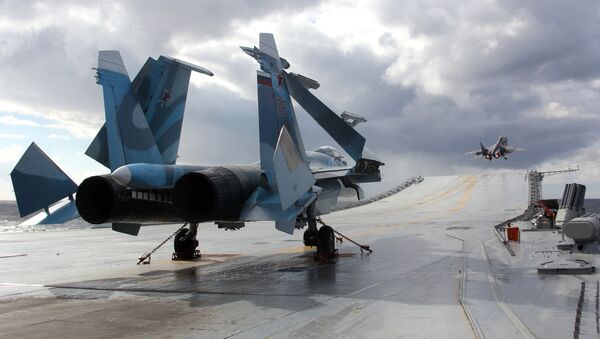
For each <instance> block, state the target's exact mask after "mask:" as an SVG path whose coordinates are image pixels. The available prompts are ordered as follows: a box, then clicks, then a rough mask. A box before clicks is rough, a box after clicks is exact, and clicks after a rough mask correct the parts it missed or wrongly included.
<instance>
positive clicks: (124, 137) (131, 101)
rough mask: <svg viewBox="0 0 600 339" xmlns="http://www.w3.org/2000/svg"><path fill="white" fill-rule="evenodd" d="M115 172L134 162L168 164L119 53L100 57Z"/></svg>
mask: <svg viewBox="0 0 600 339" xmlns="http://www.w3.org/2000/svg"><path fill="white" fill-rule="evenodd" d="M97 79H98V83H99V84H100V85H102V89H103V93H104V111H105V116H106V123H105V128H106V146H107V151H108V164H109V168H110V169H111V171H114V170H115V169H117V168H119V167H121V166H123V165H126V164H130V163H136V162H143V163H152V164H161V163H164V161H163V159H162V157H161V155H160V152H159V151H158V147H157V146H156V142H155V140H154V135H153V134H152V131H151V130H150V127H149V126H148V122H147V121H146V118H145V117H144V112H143V111H142V108H141V106H140V104H139V102H138V99H137V96H136V94H135V92H134V90H133V86H132V85H131V80H130V79H129V75H128V74H127V70H126V69H125V65H124V64H123V60H122V59H121V54H120V53H119V52H118V51H100V53H99V54H98V74H97Z"/></svg>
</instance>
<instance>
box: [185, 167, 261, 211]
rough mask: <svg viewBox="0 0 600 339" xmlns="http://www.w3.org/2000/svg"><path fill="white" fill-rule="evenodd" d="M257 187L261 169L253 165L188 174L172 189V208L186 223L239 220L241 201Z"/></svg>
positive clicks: (218, 168) (212, 168)
mask: <svg viewBox="0 0 600 339" xmlns="http://www.w3.org/2000/svg"><path fill="white" fill-rule="evenodd" d="M259 184H260V169H258V167H255V166H228V167H211V168H208V169H205V170H202V171H198V172H191V173H187V174H185V175H183V176H182V177H181V178H179V180H177V182H176V183H175V186H174V187H173V206H174V207H175V210H176V211H177V213H178V214H179V216H180V217H181V218H182V219H183V220H185V221H187V222H203V221H215V220H218V221H238V220H239V216H240V212H241V210H242V207H243V205H244V202H245V201H246V199H248V197H249V196H250V194H252V192H254V190H256V188H257V187H258V186H259Z"/></svg>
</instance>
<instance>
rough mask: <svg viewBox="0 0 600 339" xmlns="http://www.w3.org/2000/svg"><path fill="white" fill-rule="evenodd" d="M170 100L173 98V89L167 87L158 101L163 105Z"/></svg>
mask: <svg viewBox="0 0 600 339" xmlns="http://www.w3.org/2000/svg"><path fill="white" fill-rule="evenodd" d="M169 100H171V91H169V90H168V89H165V91H164V92H163V94H162V96H161V97H160V99H158V101H160V102H161V105H164V104H165V103H166V102H167V101H169Z"/></svg>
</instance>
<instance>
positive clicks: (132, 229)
mask: <svg viewBox="0 0 600 339" xmlns="http://www.w3.org/2000/svg"><path fill="white" fill-rule="evenodd" d="M141 227H142V225H140V224H127V223H114V224H112V230H113V231H116V232H121V233H125V234H129V235H135V236H137V235H138V233H140V228H141Z"/></svg>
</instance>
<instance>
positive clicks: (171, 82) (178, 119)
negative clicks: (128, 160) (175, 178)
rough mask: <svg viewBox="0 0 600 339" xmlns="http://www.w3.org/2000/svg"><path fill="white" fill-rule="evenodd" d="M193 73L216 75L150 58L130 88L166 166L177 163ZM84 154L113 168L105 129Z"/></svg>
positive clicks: (166, 60)
mask: <svg viewBox="0 0 600 339" xmlns="http://www.w3.org/2000/svg"><path fill="white" fill-rule="evenodd" d="M191 71H195V72H199V73H202V74H206V75H210V76H212V75H213V73H212V72H211V71H209V70H207V69H205V68H203V67H200V66H196V65H192V64H190V63H187V62H185V61H182V60H178V59H173V58H169V57H165V56H161V57H160V58H159V59H158V60H155V59H153V58H148V60H147V61H146V63H145V64H144V66H143V67H142V69H140V71H139V72H138V74H137V75H136V77H135V78H134V79H133V82H132V84H131V85H132V87H133V91H134V92H135V97H136V98H137V100H138V102H139V105H140V107H141V109H142V111H143V112H144V116H145V118H146V121H147V123H148V126H149V128H150V130H151V132H152V136H153V137H154V141H155V142H156V146H157V148H158V151H159V152H160V155H161V157H162V159H163V162H164V163H165V164H174V163H175V162H176V160H177V153H178V150H179V140H180V137H181V127H182V124H183V116H184V112H185V103H186V99H187V92H188V87H189V80H190V73H191ZM85 153H86V154H87V155H88V156H90V157H91V158H93V159H95V160H96V161H98V162H100V163H101V164H103V165H104V166H106V167H109V168H110V161H109V158H108V140H107V134H106V125H104V126H102V128H101V129H100V131H99V132H98V134H97V135H96V138H94V140H93V141H92V143H91V144H90V146H89V147H88V149H87V150H86V152H85Z"/></svg>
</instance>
